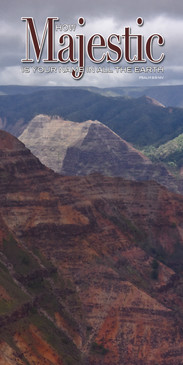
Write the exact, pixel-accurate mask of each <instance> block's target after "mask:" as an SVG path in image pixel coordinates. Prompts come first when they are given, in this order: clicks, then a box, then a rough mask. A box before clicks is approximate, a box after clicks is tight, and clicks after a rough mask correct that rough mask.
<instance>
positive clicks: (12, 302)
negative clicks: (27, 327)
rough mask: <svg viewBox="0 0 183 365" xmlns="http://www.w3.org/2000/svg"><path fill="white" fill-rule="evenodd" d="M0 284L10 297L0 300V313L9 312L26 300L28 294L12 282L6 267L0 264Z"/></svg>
mask: <svg viewBox="0 0 183 365" xmlns="http://www.w3.org/2000/svg"><path fill="white" fill-rule="evenodd" d="M0 270H1V275H0V286H2V287H3V288H5V290H6V292H7V294H8V296H9V297H10V299H7V300H6V299H1V300H0V315H4V314H10V313H12V312H13V311H14V310H16V309H17V308H19V307H20V306H21V305H22V304H23V303H25V302H27V300H28V299H29V298H28V296H27V295H26V294H25V293H24V292H23V291H22V290H21V289H20V288H19V287H18V286H17V285H16V284H15V283H14V281H13V279H12V277H11V276H10V274H9V272H8V270H7V269H6V267H4V266H3V265H2V264H0Z"/></svg>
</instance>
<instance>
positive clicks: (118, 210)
mask: <svg viewBox="0 0 183 365" xmlns="http://www.w3.org/2000/svg"><path fill="white" fill-rule="evenodd" d="M97 125H98V124H97ZM0 157H1V158H0V248H1V250H0V251H1V252H0V269H1V276H0V278H1V279H0V280H1V281H0V324H1V333H0V339H1V344H0V362H1V364H4V365H6V364H11V365H15V364H16V365H17V364H21V365H24V364H25V365H27V364H31V365H33V364H35V363H36V365H37V364H39V365H43V364H46V365H47V364H48V365H52V364H55V365H57V364H58V365H59V364H60V365H62V364H63V365H71V364H73V365H77V364H78V365H82V364H83V365H86V364H87V365H109V364H110V365H111V364H113V365H121V364H124V365H125V364H128V365H129V364H131V365H156V364H158V365H170V364H172V365H181V364H183V360H182V359H183V331H182V327H183V310H182V308H183V272H182V260H183V224H182V217H183V197H182V196H181V195H179V194H176V193H172V192H170V191H168V190H167V189H166V188H165V187H163V186H161V185H159V184H158V183H157V182H155V181H138V182H137V181H130V180H126V179H124V178H122V177H117V176H116V177H110V176H103V175H101V174H100V173H92V174H90V175H88V176H60V175H59V174H58V173H55V172H53V171H52V170H50V169H49V168H48V167H45V166H44V165H42V163H41V162H40V161H39V160H38V159H37V158H36V157H35V156H34V155H33V154H32V153H31V152H30V150H28V149H27V148H26V147H25V146H24V144H23V143H22V142H20V141H19V140H17V139H16V138H15V137H13V136H12V135H10V134H9V133H7V132H5V131H0ZM139 158H140V157H139Z"/></svg>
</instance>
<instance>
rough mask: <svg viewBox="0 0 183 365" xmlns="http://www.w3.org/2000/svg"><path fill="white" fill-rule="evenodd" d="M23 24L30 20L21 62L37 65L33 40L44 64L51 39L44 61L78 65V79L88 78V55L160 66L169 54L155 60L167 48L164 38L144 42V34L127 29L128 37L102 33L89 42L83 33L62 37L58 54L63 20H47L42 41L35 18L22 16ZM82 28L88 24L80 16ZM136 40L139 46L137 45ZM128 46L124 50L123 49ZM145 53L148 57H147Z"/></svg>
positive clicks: (75, 71) (140, 22)
mask: <svg viewBox="0 0 183 365" xmlns="http://www.w3.org/2000/svg"><path fill="white" fill-rule="evenodd" d="M21 20H22V21H26V57H25V59H22V60H21V62H23V63H24V62H34V59H33V58H31V56H30V40H31V41H32V46H33V51H34V54H35V58H36V61H37V62H40V61H41V57H42V53H43V49H44V47H45V40H46V38H47V57H46V58H44V59H42V62H44V63H45V62H54V63H55V62H60V63H62V64H66V63H68V62H71V63H72V64H77V67H76V68H75V69H73V71H72V77H73V78H74V79H76V80H78V79H80V78H81V77H82V76H83V75H84V70H85V55H87V56H88V58H89V60H90V61H92V62H94V63H97V64H99V63H102V62H103V61H106V62H107V63H112V64H116V63H118V62H120V61H121V60H122V58H123V57H124V59H125V60H126V62H128V63H137V62H141V63H143V62H147V60H149V61H150V62H152V63H156V64H157V63H160V62H161V61H163V59H164V57H165V55H164V53H161V54H160V56H159V58H155V57H154V53H155V52H154V50H155V47H156V48H157V46H162V45H164V38H163V37H162V36H161V35H160V34H152V35H150V36H149V38H148V39H147V40H146V42H144V37H143V35H140V34H131V29H130V28H129V27H125V28H124V34H122V35H119V34H115V33H113V34H111V35H109V36H108V38H107V39H105V37H103V36H102V35H101V34H99V33H97V34H93V35H92V36H91V37H90V38H89V39H88V41H87V42H86V39H85V38H86V37H85V35H83V34H76V35H74V36H71V35H70V34H68V33H64V34H62V35H61V36H60V37H59V39H58V44H59V45H60V46H61V49H60V50H59V51H58V52H57V55H56V51H55V22H57V21H59V18H57V17H50V18H47V19H46V22H45V26H44V30H43V33H42V37H41V41H39V38H38V34H37V31H36V27H35V22H34V19H33V18H29V17H22V18H21ZM136 22H137V24H138V26H142V25H143V19H142V18H141V17H139V18H137V20H136ZM78 24H79V26H81V27H82V26H84V25H85V19H84V18H83V17H80V18H79V19H78ZM134 41H135V44H134ZM122 42H123V43H124V47H123V48H124V51H123V49H122V47H121V46H120V45H121V44H122ZM132 42H133V45H134V46H135V49H136V54H134V55H132V50H131V48H132ZM144 54H145V56H144Z"/></svg>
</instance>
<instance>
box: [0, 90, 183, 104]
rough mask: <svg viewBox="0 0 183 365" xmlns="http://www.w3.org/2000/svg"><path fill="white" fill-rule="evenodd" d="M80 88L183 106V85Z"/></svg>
mask: <svg viewBox="0 0 183 365" xmlns="http://www.w3.org/2000/svg"><path fill="white" fill-rule="evenodd" d="M51 88H52V90H61V89H75V88H71V87H62V86H52V87H51ZM49 89H50V87H49V86H48V87H45V86H22V85H21V86H16V85H8V86H3V85H1V86H0V95H17V94H31V93H33V92H36V91H37V92H42V91H46V90H49ZM77 89H80V90H87V91H91V92H94V93H97V94H99V95H103V96H107V97H118V96H119V97H121V96H124V97H129V98H139V97H141V96H149V97H151V98H154V99H156V100H158V101H159V102H160V103H161V104H163V105H165V106H166V107H168V106H172V107H181V108H182V107H183V85H168V86H153V87H111V88H110V87H109V88H98V87H90V86H89V87H77Z"/></svg>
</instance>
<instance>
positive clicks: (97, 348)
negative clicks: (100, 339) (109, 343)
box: [91, 342, 109, 355]
mask: <svg viewBox="0 0 183 365" xmlns="http://www.w3.org/2000/svg"><path fill="white" fill-rule="evenodd" d="M91 351H92V352H93V353H95V354H97V355H106V354H107V353H108V352H109V350H108V349H106V348H105V347H104V346H103V345H102V344H98V343H97V342H93V343H92V345H91Z"/></svg>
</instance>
